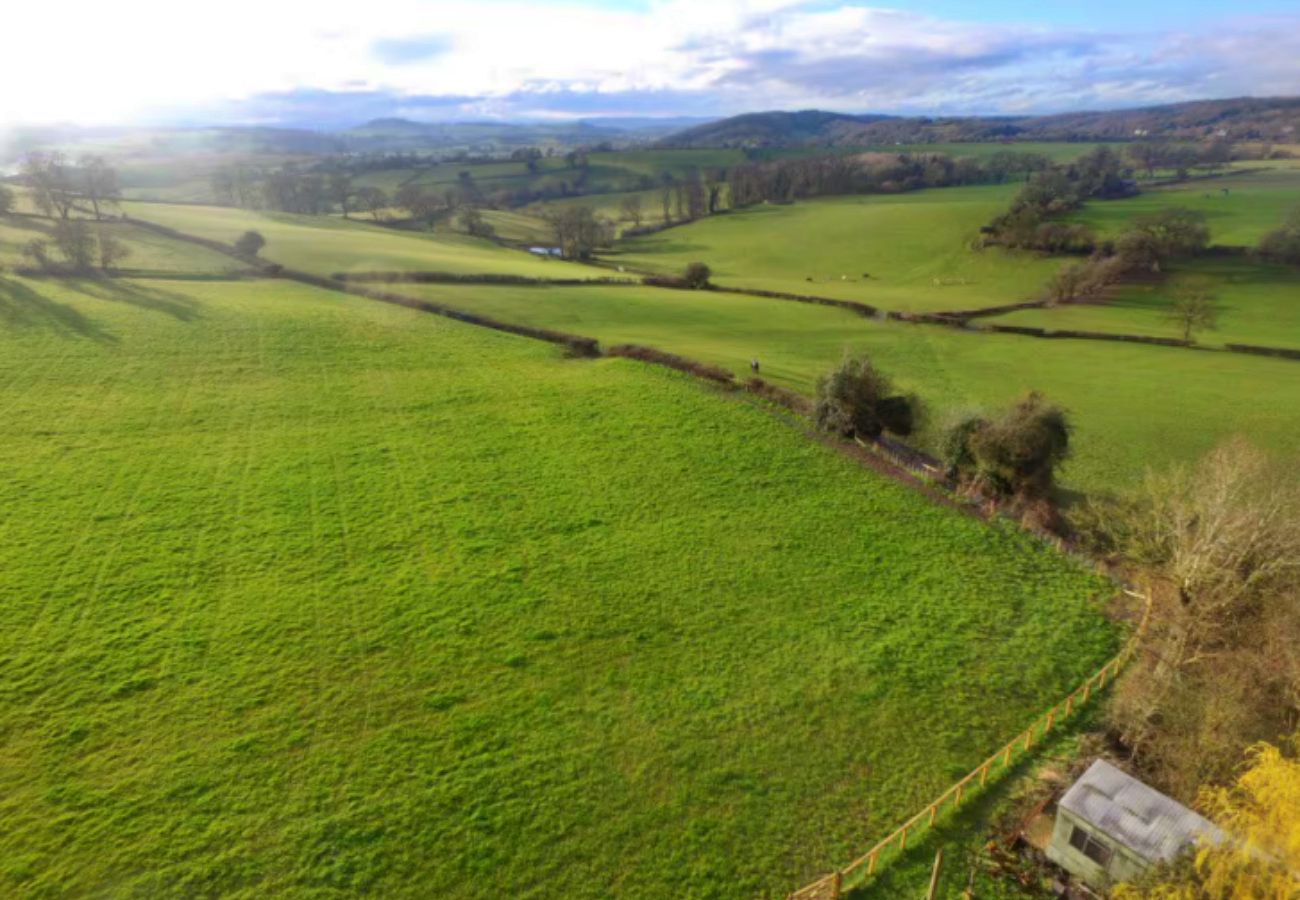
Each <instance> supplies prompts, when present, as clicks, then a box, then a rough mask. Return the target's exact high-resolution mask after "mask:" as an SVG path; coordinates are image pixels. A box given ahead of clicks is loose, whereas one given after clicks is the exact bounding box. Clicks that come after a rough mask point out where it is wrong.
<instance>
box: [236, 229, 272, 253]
mask: <svg viewBox="0 0 1300 900" xmlns="http://www.w3.org/2000/svg"><path fill="white" fill-rule="evenodd" d="M265 246H266V238H264V237H262V233H261V232H260V231H245V232H244V233H243V234H241V235H240V236H239V240H237V241H235V251H236V252H237V253H240V254H241V255H243V256H257V254H259V253H261V252H262V248H263V247H265Z"/></svg>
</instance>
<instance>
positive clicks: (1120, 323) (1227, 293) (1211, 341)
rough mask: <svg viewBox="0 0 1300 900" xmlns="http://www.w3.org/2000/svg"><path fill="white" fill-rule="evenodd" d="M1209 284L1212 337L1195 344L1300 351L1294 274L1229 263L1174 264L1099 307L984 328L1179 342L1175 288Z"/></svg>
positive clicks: (1298, 282)
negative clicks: (1172, 314)
mask: <svg viewBox="0 0 1300 900" xmlns="http://www.w3.org/2000/svg"><path fill="white" fill-rule="evenodd" d="M1193 281H1195V282H1198V283H1202V284H1206V285H1209V287H1210V290H1211V292H1212V293H1213V295H1214V303H1215V306H1216V308H1217V310H1218V315H1219V319H1218V324H1217V327H1216V328H1214V329H1213V330H1205V331H1198V332H1197V333H1196V340H1197V342H1198V343H1201V344H1205V345H1208V346H1216V345H1221V344H1226V343H1241V344H1263V345H1267V346H1273V347H1300V271H1297V270H1296V269H1295V268H1292V267H1288V266H1268V265H1261V264H1258V263H1252V262H1248V261H1245V260H1236V259H1227V260H1222V259H1204V260H1197V261H1194V262H1190V263H1183V264H1181V265H1179V266H1178V267H1177V268H1176V269H1175V270H1174V271H1173V272H1172V273H1171V275H1170V277H1169V278H1168V279H1167V280H1166V281H1163V282H1159V283H1155V284H1150V283H1147V284H1127V285H1122V286H1121V287H1120V288H1119V289H1118V291H1117V292H1116V294H1115V295H1114V296H1113V297H1110V298H1108V299H1107V300H1106V302H1104V303H1097V304H1091V303H1090V304H1067V305H1063V306H1056V307H1053V308H1050V309H1029V310H1022V311H1019V312H1014V313H1009V314H1007V315H1003V316H998V317H997V318H994V319H989V320H986V321H990V322H1000V323H1005V324H1008V325H1029V326H1034V327H1038V328H1056V329H1081V330H1085V331H1107V332H1123V333H1128V334H1149V335H1156V336H1158V337H1182V331H1181V329H1180V327H1179V326H1178V324H1177V323H1175V322H1174V321H1171V320H1170V319H1169V318H1168V317H1167V315H1168V313H1169V311H1170V309H1171V307H1172V305H1173V302H1174V298H1175V297H1176V296H1177V292H1178V290H1179V287H1180V285H1184V284H1188V283H1191V282H1193Z"/></svg>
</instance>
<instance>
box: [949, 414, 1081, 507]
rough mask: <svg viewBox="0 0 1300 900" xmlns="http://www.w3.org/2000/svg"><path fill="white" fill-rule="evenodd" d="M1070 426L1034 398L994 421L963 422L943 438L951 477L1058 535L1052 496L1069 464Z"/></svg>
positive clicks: (964, 419) (966, 419) (967, 419)
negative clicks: (1064, 466)
mask: <svg viewBox="0 0 1300 900" xmlns="http://www.w3.org/2000/svg"><path fill="white" fill-rule="evenodd" d="M1072 430H1073V429H1072V426H1071V424H1070V420H1069V418H1068V417H1067V415H1066V413H1065V411H1064V410H1062V409H1061V408H1060V407H1058V406H1056V405H1054V404H1052V403H1050V402H1049V401H1048V400H1047V399H1046V398H1045V397H1043V396H1042V395H1041V394H1039V393H1036V392H1031V393H1029V394H1026V395H1025V396H1024V397H1023V398H1022V399H1021V400H1020V401H1018V402H1017V403H1015V404H1014V405H1013V406H1012V407H1011V408H1010V409H1008V410H1006V411H1005V412H1003V413H1002V414H1001V415H999V416H996V417H994V418H991V419H990V418H985V417H984V416H981V415H969V416H964V417H962V418H960V419H958V420H957V421H956V422H954V423H953V424H952V425H951V426H949V428H948V429H947V431H946V432H945V434H944V438H943V446H942V449H943V458H944V462H945V463H946V464H947V466H948V477H949V478H951V479H954V480H955V481H956V482H957V483H958V484H959V485H961V486H962V487H963V488H964V489H966V490H969V491H971V492H973V493H976V494H979V495H983V496H986V497H991V498H996V499H1001V500H1008V501H1011V502H1012V503H1013V508H1014V509H1016V510H1017V511H1019V512H1021V513H1022V514H1024V515H1026V516H1027V517H1029V518H1030V519H1031V521H1032V522H1033V524H1036V525H1039V526H1042V527H1045V528H1049V529H1052V530H1055V528H1056V516H1055V511H1054V500H1055V498H1054V496H1053V492H1054V489H1055V486H1056V476H1057V472H1058V471H1059V469H1060V467H1061V465H1062V464H1063V463H1064V462H1065V461H1066V460H1067V459H1069V458H1070V433H1071V431H1072Z"/></svg>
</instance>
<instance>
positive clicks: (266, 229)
mask: <svg viewBox="0 0 1300 900" xmlns="http://www.w3.org/2000/svg"><path fill="white" fill-rule="evenodd" d="M124 206H125V208H126V211H127V212H128V213H129V214H130V215H131V216H133V217H135V218H138V219H143V220H145V221H148V222H156V223H157V224H159V225H166V226H168V227H170V228H175V229H177V230H179V231H182V232H185V233H186V234H194V235H198V236H199V237H204V238H209V239H211V240H217V241H224V242H226V243H232V242H234V240H235V239H236V238H238V237H239V235H241V234H243V233H244V232H245V231H247V230H250V229H253V230H257V231H260V232H261V233H262V235H263V236H264V237H265V238H266V240H267V245H266V249H265V250H263V251H262V256H263V257H264V258H266V259H268V260H271V261H272V262H278V263H282V264H283V265H286V266H289V267H291V268H296V269H302V270H304V271H308V272H314V273H316V274H321V275H328V274H331V273H333V272H356V271H367V270H376V269H380V270H386V271H408V272H409V271H436V272H451V273H455V274H462V275H468V274H485V273H493V274H509V275H525V276H531V277H537V278H591V277H593V275H600V274H601V273H599V272H594V271H593V270H592V269H591V268H590V267H587V266H580V265H576V264H574V263H567V262H562V261H560V260H549V259H544V258H539V257H536V256H533V255H531V254H529V253H526V252H524V251H521V250H512V249H509V248H506V247H502V246H500V245H498V244H494V243H492V242H491V241H486V240H481V239H479V238H472V237H468V236H466V235H462V234H455V233H452V232H450V231H446V230H443V231H439V232H438V233H436V234H420V233H417V232H406V231H396V230H394V229H391V228H384V227H382V226H379V225H371V224H367V223H365V222H361V221H357V220H345V219H342V218H338V217H335V216H295V215H290V214H288V213H268V212H254V211H251V210H244V209H230V208H224V207H216V206H171V205H167V204H161V203H159V204H143V203H126V204H124Z"/></svg>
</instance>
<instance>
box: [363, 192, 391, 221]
mask: <svg viewBox="0 0 1300 900" xmlns="http://www.w3.org/2000/svg"><path fill="white" fill-rule="evenodd" d="M356 200H357V207H358V208H360V209H363V210H365V211H366V212H368V213H370V217H371V218H373V219H374V220H375V221H376V222H378V221H379V214H380V213H381V212H382V211H383V210H384V208H385V207H387V206H388V194H386V193H384V191H383V189H382V188H377V187H371V186H369V185H367V186H365V187H362V188H358V189H357V197H356Z"/></svg>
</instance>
